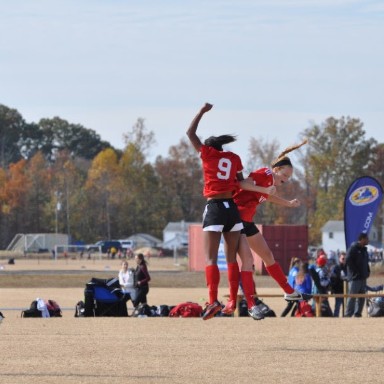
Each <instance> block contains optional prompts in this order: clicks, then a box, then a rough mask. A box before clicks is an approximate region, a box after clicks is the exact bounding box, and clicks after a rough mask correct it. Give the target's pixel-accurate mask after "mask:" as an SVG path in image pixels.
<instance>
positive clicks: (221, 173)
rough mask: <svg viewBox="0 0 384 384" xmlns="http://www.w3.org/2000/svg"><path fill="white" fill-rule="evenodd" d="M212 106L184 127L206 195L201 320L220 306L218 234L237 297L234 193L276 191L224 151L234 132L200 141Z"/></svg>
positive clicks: (237, 230) (233, 296) (232, 293)
mask: <svg viewBox="0 0 384 384" xmlns="http://www.w3.org/2000/svg"><path fill="white" fill-rule="evenodd" d="M211 109H212V104H209V103H206V104H205V105H204V106H203V107H202V108H201V109H200V111H199V113H198V114H197V115H196V116H195V118H194V119H193V120H192V122H191V124H190V126H189V128H188V131H187V135H188V138H189V140H190V141H191V143H192V145H193V147H194V148H195V149H196V151H197V152H199V153H200V157H201V160H202V162H203V171H204V192H203V194H204V196H205V197H206V198H207V204H206V206H205V210H204V213H203V245H204V253H205V258H206V269H205V275H206V281H207V286H208V292H209V305H208V307H207V309H206V311H205V314H204V316H203V320H208V319H211V318H212V317H214V316H215V314H216V313H217V312H219V311H220V310H221V304H220V303H219V301H218V300H217V296H218V286H219V282H220V272H219V268H218V266H217V254H218V250H219V244H220V239H221V234H223V237H224V248H225V255H226V259H227V263H228V280H229V285H230V299H231V300H235V301H236V298H237V290H238V286H239V279H240V271H239V266H238V264H237V261H236V253H237V249H238V246H239V239H240V231H241V229H242V228H243V223H242V221H241V218H240V214H239V211H238V209H237V206H236V204H235V203H234V201H233V198H232V196H233V194H234V193H235V192H237V191H238V190H239V189H240V187H241V188H242V189H245V190H251V191H253V192H261V193H264V194H266V195H269V194H273V193H275V191H276V188H275V187H274V186H270V187H268V188H265V187H259V186H255V185H253V184H252V183H251V182H249V181H245V180H244V177H243V173H242V170H243V166H242V163H241V159H240V157H239V156H238V155H236V154H235V153H232V152H225V151H223V145H225V144H229V143H232V142H233V141H235V140H236V138H235V137H234V136H232V135H222V136H211V137H209V138H208V139H206V140H205V141H204V144H203V143H202V142H201V141H200V139H199V137H198V136H197V135H196V131H197V127H198V125H199V122H200V120H201V118H202V117H203V115H204V114H205V113H207V112H208V111H210V110H211Z"/></svg>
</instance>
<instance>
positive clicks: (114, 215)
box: [0, 105, 384, 249]
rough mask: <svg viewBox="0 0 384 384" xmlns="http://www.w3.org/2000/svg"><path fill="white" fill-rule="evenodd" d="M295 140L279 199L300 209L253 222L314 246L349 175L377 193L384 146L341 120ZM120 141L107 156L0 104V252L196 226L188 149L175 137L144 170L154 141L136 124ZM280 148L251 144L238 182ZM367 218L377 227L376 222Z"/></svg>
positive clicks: (99, 144)
mask: <svg viewBox="0 0 384 384" xmlns="http://www.w3.org/2000/svg"><path fill="white" fill-rule="evenodd" d="M187 125H188V123H186V129H187ZM304 137H306V138H308V139H309V144H307V145H306V146H304V147H303V148H302V149H301V150H300V151H299V153H298V154H296V155H294V157H295V158H294V159H293V160H294V161H293V164H294V167H295V169H294V177H293V178H292V180H291V181H290V182H289V183H287V184H286V185H285V186H284V187H283V188H280V190H279V191H278V194H279V195H280V196H282V197H284V198H287V199H292V198H298V199H299V200H300V201H301V203H302V204H301V206H300V207H299V208H287V207H281V206H278V205H276V204H269V203H265V204H262V205H261V206H260V207H259V208H258V212H257V214H256V217H255V218H254V219H255V222H256V223H263V224H307V225H308V226H309V235H310V243H311V244H320V243H321V231H320V229H321V227H322V226H323V225H324V224H325V223H326V222H327V221H328V220H341V219H342V218H343V202H344V196H345V193H346V190H347V188H348V187H349V185H350V183H351V182H352V181H353V180H354V179H355V178H356V177H359V176H362V175H370V176H373V177H375V178H376V179H378V181H379V182H380V183H381V184H382V185H383V182H384V170H383V167H382V165H383V159H384V144H380V143H377V142H376V140H374V139H373V138H366V137H365V131H364V129H363V123H362V122H361V121H360V120H359V119H355V118H350V117H341V118H339V119H336V118H333V117H330V118H328V119H327V120H325V121H324V122H323V123H321V124H319V125H317V124H312V125H311V126H310V127H308V128H306V129H304V130H303V131H302V132H301V134H300V138H298V140H299V139H301V138H304ZM124 141H125V147H124V149H123V150H119V149H115V148H113V147H112V146H111V145H110V144H109V143H108V142H105V141H102V140H101V138H100V136H99V135H98V134H97V133H96V132H95V131H94V130H92V129H87V128H85V127H83V126H81V125H79V124H71V123H69V122H67V121H66V120H63V119H61V118H59V117H55V118H53V119H41V120H40V121H39V122H38V123H27V122H25V120H24V119H23V117H22V115H21V114H20V113H19V112H18V111H17V110H15V109H11V108H8V107H6V106H4V105H0V207H1V210H0V249H4V248H6V246H7V245H8V244H9V242H10V241H11V240H12V238H13V236H14V235H15V234H17V233H52V232H55V231H56V230H57V231H58V232H59V233H68V234H70V235H71V236H72V239H73V240H83V241H85V242H94V241H96V240H99V239H111V238H125V237H128V236H129V235H131V234H133V233H141V232H144V233H150V234H152V235H154V236H157V237H160V238H161V237H162V231H163V229H164V227H165V226H166V225H167V223H168V222H169V221H180V220H185V221H197V222H199V221H201V215H202V209H203V206H204V201H205V199H204V198H203V196H202V189H203V172H202V166H201V160H200V158H199V156H198V154H197V153H196V152H195V151H194V149H193V147H192V146H191V145H190V143H189V142H187V140H186V139H184V138H183V139H181V140H180V142H179V143H178V144H176V145H174V146H171V147H170V148H169V152H168V156H166V157H162V156H158V157H157V158H156V160H155V161H154V162H153V163H150V162H149V161H148V154H149V152H150V151H151V150H153V147H154V145H155V135H154V133H153V132H151V131H148V130H147V129H146V127H145V122H144V120H143V119H142V118H139V119H138V120H137V122H136V123H135V124H134V126H133V127H132V128H131V130H130V131H129V132H127V133H126V134H125V135H124ZM279 147H280V145H279V143H278V141H277V140H273V141H270V142H268V141H265V140H263V138H251V140H250V144H249V151H248V159H245V160H246V161H247V163H246V164H247V170H245V171H244V176H247V174H248V172H250V171H252V170H254V169H256V168H259V167H262V166H266V165H268V164H271V162H272V160H273V159H274V158H276V157H277V155H278V154H279V152H280V151H279V149H280V148H279ZM243 160H244V159H243ZM381 212H382V211H381ZM376 220H377V223H378V224H381V223H382V214H379V215H378V217H377V219H376ZM380 227H381V225H380Z"/></svg>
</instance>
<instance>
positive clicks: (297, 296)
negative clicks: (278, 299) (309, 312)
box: [284, 291, 312, 301]
mask: <svg viewBox="0 0 384 384" xmlns="http://www.w3.org/2000/svg"><path fill="white" fill-rule="evenodd" d="M284 299H285V300H286V301H298V300H305V301H308V300H310V299H312V295H308V294H307V293H300V292H297V291H293V293H286V294H285V295H284Z"/></svg>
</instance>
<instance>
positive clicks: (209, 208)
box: [203, 199, 243, 232]
mask: <svg viewBox="0 0 384 384" xmlns="http://www.w3.org/2000/svg"><path fill="white" fill-rule="evenodd" d="M242 228H243V223H242V222H241V218H240V213H239V210H238V209H237V205H236V204H235V203H234V201H233V199H211V200H208V201H207V205H206V206H205V209H204V213H203V231H213V232H235V231H240V230H241V229H242Z"/></svg>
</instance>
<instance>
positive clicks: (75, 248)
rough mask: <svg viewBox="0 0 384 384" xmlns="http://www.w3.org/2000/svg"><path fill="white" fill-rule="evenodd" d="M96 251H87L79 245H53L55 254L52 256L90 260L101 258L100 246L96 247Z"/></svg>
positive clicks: (64, 258) (59, 258) (62, 258)
mask: <svg viewBox="0 0 384 384" xmlns="http://www.w3.org/2000/svg"><path fill="white" fill-rule="evenodd" d="M98 248H99V249H98V251H96V250H92V251H88V250H87V249H85V247H84V246H81V245H55V251H54V252H55V254H54V255H52V258H54V259H55V260H82V259H83V260H86V259H88V260H91V259H95V258H98V259H100V260H101V259H102V252H101V246H100V247H98Z"/></svg>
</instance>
